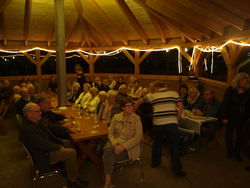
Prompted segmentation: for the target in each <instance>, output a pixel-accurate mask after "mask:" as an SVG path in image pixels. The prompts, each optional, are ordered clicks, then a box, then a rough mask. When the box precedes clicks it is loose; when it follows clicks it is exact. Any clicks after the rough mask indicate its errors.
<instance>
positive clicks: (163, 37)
mask: <svg viewBox="0 0 250 188" xmlns="http://www.w3.org/2000/svg"><path fill="white" fill-rule="evenodd" d="M148 15H149V17H150V19H151V21H152V23H153V24H154V27H155V29H156V31H157V32H158V33H159V35H160V37H161V41H162V42H163V43H164V44H166V43H167V41H166V32H165V31H164V28H163V27H162V24H164V23H160V21H159V20H158V18H156V17H155V16H153V15H151V14H150V13H148Z"/></svg>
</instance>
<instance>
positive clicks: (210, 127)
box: [192, 88, 220, 141]
mask: <svg viewBox="0 0 250 188" xmlns="http://www.w3.org/2000/svg"><path fill="white" fill-rule="evenodd" d="M192 112H193V114H194V115H198V116H211V117H216V118H218V117H219V113H220V102H219V101H218V100H217V99H216V98H215V96H214V92H213V90H212V89H209V88H207V89H204V91H203V98H202V99H201V100H200V101H199V102H198V104H197V105H196V106H195V107H194V108H193V110H192ZM217 129H218V121H217V122H215V123H205V124H203V129H202V130H203V131H204V132H207V133H208V141H213V140H214V138H215V135H216V131H217Z"/></svg>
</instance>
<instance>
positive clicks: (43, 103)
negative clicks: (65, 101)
mask: <svg viewBox="0 0 250 188" xmlns="http://www.w3.org/2000/svg"><path fill="white" fill-rule="evenodd" d="M36 103H37V104H38V105H39V107H40V109H41V112H42V119H43V120H44V121H46V122H47V126H48V128H49V129H50V131H52V133H53V134H54V135H55V136H56V137H58V138H63V139H67V138H68V137H69V134H68V133H69V132H70V129H69V128H68V126H70V125H68V124H65V126H63V125H62V124H61V122H60V121H62V120H64V119H66V118H67V117H66V116H65V115H63V114H58V113H55V112H53V111H51V110H50V108H51V101H50V98H49V97H46V96H41V97H39V98H38V99H37V101H36Z"/></svg>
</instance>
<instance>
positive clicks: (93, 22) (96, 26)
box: [82, 11, 113, 46]
mask: <svg viewBox="0 0 250 188" xmlns="http://www.w3.org/2000/svg"><path fill="white" fill-rule="evenodd" d="M82 16H83V17H84V18H85V20H87V22H88V23H89V24H90V25H91V26H92V27H93V28H95V30H96V31H98V33H99V34H100V35H101V36H102V37H103V39H104V40H106V42H107V43H108V44H109V45H110V46H112V45H113V42H112V39H111V38H110V36H109V35H108V34H107V33H106V32H105V31H104V30H103V29H102V28H101V27H100V25H99V24H97V23H96V22H95V21H94V20H93V19H92V17H91V16H89V15H87V14H86V13H85V12H84V11H83V12H82Z"/></svg>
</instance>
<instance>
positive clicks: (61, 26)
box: [54, 0, 67, 106]
mask: <svg viewBox="0 0 250 188" xmlns="http://www.w3.org/2000/svg"><path fill="white" fill-rule="evenodd" d="M54 4H55V31H56V73H57V82H58V104H59V106H66V101H67V98H66V97H67V96H66V95H67V90H66V79H67V78H66V62H65V22H64V0H54Z"/></svg>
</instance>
